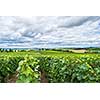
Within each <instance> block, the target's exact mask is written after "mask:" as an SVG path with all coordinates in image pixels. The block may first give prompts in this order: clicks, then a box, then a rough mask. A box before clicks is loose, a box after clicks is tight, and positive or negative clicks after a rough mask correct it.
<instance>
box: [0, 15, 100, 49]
mask: <svg viewBox="0 0 100 100" xmlns="http://www.w3.org/2000/svg"><path fill="white" fill-rule="evenodd" d="M99 23H100V17H99V16H47V17H46V16H45V17H44V16H33V17H32V16H30V17H25V16H8V17H5V16H2V17H0V47H3V45H5V46H6V47H8V46H11V47H37V48H38V47H70V46H73V47H75V46H78V47H82V46H99V44H100V28H99V27H100V24H99Z"/></svg>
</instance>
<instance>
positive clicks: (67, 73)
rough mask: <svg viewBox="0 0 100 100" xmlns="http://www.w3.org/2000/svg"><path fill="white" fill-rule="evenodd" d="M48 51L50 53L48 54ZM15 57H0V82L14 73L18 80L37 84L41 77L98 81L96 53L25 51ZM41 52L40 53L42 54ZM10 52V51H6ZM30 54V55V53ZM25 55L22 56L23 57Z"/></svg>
mask: <svg viewBox="0 0 100 100" xmlns="http://www.w3.org/2000/svg"><path fill="white" fill-rule="evenodd" d="M50 52H52V53H51V55H50ZM27 53H28V55H26V54H24V52H22V53H21V54H23V55H22V56H21V55H20V52H18V55H20V56H15V55H14V54H15V52H14V54H13V55H11V56H0V82H7V81H6V80H5V79H6V78H7V77H8V76H11V75H13V74H15V73H16V72H18V75H17V77H18V78H17V80H16V82H18V83H23V82H26V83H39V82H41V79H42V78H41V73H42V75H43V74H44V72H45V76H44V78H45V79H47V80H48V82H50V83H66V82H67V83H82V82H84V83H86V82H88V83H92V82H100V55H99V54H74V53H73V54H72V53H67V54H65V53H62V52H61V53H60V52H55V51H49V52H47V51H45V53H44V52H43V51H41V52H38V53H37V56H36V52H35V56H34V54H32V53H30V52H27ZM43 53H44V54H43ZM10 54H12V53H10ZM31 54H32V55H31ZM25 55H26V56H25Z"/></svg>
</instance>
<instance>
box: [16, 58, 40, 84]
mask: <svg viewBox="0 0 100 100" xmlns="http://www.w3.org/2000/svg"><path fill="white" fill-rule="evenodd" d="M38 67H39V65H38V60H37V59H36V58H33V57H32V56H26V57H25V59H24V60H22V61H20V62H19V67H18V69H17V71H18V72H19V75H18V80H17V82H21V83H23V82H27V83H29V82H39V77H40V73H39V71H38Z"/></svg>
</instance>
